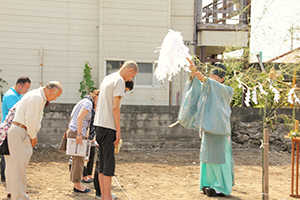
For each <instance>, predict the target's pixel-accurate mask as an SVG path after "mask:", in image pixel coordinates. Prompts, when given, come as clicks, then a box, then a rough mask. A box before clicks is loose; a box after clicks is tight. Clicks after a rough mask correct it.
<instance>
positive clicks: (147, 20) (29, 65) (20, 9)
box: [0, 0, 194, 105]
mask: <svg viewBox="0 0 300 200" xmlns="http://www.w3.org/2000/svg"><path fill="white" fill-rule="evenodd" d="M193 15H194V0H187V1H182V0H152V1H149V0H88V1H87V0H26V1H24V0H14V1H11V0H0V69H1V70H2V72H0V77H3V78H4V79H5V80H6V81H7V82H8V85H5V86H4V88H3V92H5V91H6V90H7V89H8V88H9V87H11V86H13V85H14V84H15V81H16V79H17V78H18V77H20V76H22V75H25V76H29V77H30V78H31V80H32V87H31V89H33V88H37V87H38V86H39V81H40V62H41V57H40V54H39V51H42V52H43V58H42V63H43V74H42V77H43V85H44V84H46V83H47V82H48V81H51V80H57V81H60V82H61V83H62V84H63V87H64V92H63V94H62V96H61V97H60V98H59V99H58V100H57V102H59V103H75V102H77V101H78V100H79V99H80V94H79V92H78V89H79V82H80V81H81V80H82V77H83V69H84V64H85V61H89V62H90V64H91V67H92V68H93V69H92V76H93V80H94V81H95V84H96V86H97V87H98V86H99V84H100V83H101V81H102V79H103V78H104V76H105V75H106V61H107V60H116V61H118V60H135V61H137V62H148V63H152V62H153V61H156V60H158V55H159V54H158V53H154V51H155V50H157V48H158V47H160V45H161V44H162V42H163V39H164V37H165V35H166V34H167V33H168V29H169V28H172V29H174V30H176V31H180V32H181V33H182V35H183V37H184V39H185V40H189V41H191V42H193V31H194V24H193V23H194V21H193ZM191 50H193V48H192V46H191ZM191 54H192V53H191ZM169 84H170V83H169V82H167V81H166V82H165V84H164V85H163V86H161V87H150V86H149V87H145V86H135V89H134V91H133V92H130V93H127V94H126V95H125V97H124V99H123V103H124V104H138V105H169ZM172 87H173V89H172V92H173V93H172V99H176V92H178V91H180V87H182V81H181V78H180V77H175V78H174V79H173V83H172Z"/></svg>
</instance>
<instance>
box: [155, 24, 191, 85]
mask: <svg viewBox="0 0 300 200" xmlns="http://www.w3.org/2000/svg"><path fill="white" fill-rule="evenodd" d="M186 58H188V59H192V56H191V55H190V54H189V48H188V47H186V46H185V45H184V43H183V37H182V36H181V33H180V32H177V31H173V30H171V29H170V30H169V33H168V34H167V35H166V36H165V38H164V41H163V43H162V45H161V47H160V50H159V58H158V61H157V68H156V69H155V73H154V75H155V77H156V78H157V79H158V80H159V81H163V80H164V79H165V78H167V77H168V80H169V81H171V79H172V77H173V76H175V75H176V74H178V73H179V72H180V70H181V69H184V70H185V71H190V70H189V61H188V60H187V59H186Z"/></svg>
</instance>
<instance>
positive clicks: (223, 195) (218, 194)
mask: <svg viewBox="0 0 300 200" xmlns="http://www.w3.org/2000/svg"><path fill="white" fill-rule="evenodd" d="M216 195H217V196H219V197H225V194H223V193H221V192H220V193H216Z"/></svg>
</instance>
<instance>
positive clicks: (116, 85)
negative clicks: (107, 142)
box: [94, 72, 125, 130]
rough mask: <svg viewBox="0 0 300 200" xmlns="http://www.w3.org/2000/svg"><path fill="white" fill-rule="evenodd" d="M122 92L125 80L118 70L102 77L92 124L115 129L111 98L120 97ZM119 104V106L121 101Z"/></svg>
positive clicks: (122, 94)
mask: <svg viewBox="0 0 300 200" xmlns="http://www.w3.org/2000/svg"><path fill="white" fill-rule="evenodd" d="M124 93H125V81H124V79H123V78H122V77H121V76H120V74H119V72H115V73H112V74H110V75H108V76H106V77H105V78H104V79H103V81H102V83H101V85H100V93H99V97H98V102H97V109H96V114H95V119H94V126H101V127H104V128H109V129H113V130H116V124H115V120H114V115H113V100H114V97H117V96H120V97H121V98H122V97H123V96H124ZM119 106H120V108H121V101H120V105H119Z"/></svg>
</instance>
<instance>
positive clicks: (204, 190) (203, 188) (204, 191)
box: [202, 186, 208, 195]
mask: <svg viewBox="0 0 300 200" xmlns="http://www.w3.org/2000/svg"><path fill="white" fill-rule="evenodd" d="M206 188H208V187H205V186H203V187H202V192H203V194H205V195H206Z"/></svg>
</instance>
